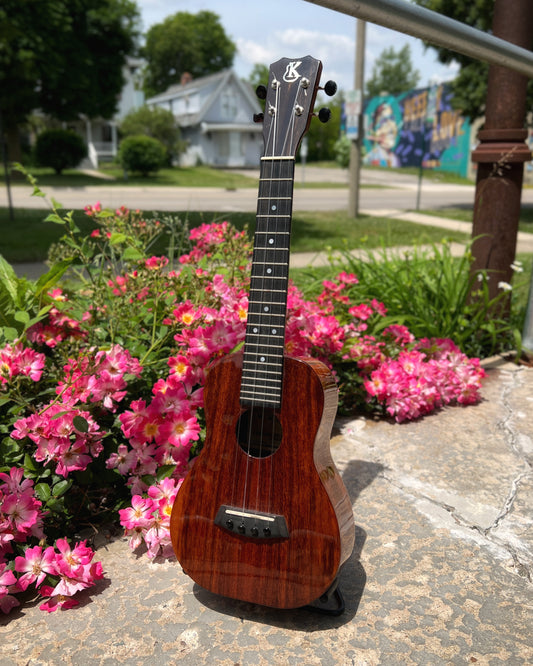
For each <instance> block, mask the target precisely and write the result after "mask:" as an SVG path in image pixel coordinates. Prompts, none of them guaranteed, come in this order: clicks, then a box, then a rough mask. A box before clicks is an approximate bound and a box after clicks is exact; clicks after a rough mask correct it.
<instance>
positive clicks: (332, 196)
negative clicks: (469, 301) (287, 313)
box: [0, 167, 533, 213]
mask: <svg viewBox="0 0 533 666" xmlns="http://www.w3.org/2000/svg"><path fill="white" fill-rule="evenodd" d="M247 175H257V176H258V173H256V174H254V172H247ZM304 181H305V182H312V181H321V182H328V181H331V182H335V183H336V184H337V183H345V184H346V189H344V188H339V187H335V188H320V189H303V188H298V187H296V188H295V192H294V210H297V211H305V210H343V209H346V208H347V206H348V189H347V173H346V171H341V170H337V169H317V168H314V167H306V168H305V170H303V169H302V168H301V167H298V168H297V170H296V177H295V182H296V183H297V184H298V183H302V182H304ZM362 185H363V186H364V185H379V187H362V188H361V192H360V207H361V208H363V209H368V210H374V209H383V208H387V209H395V210H397V209H401V210H408V209H414V208H416V202H417V190H418V181H417V178H416V177H413V176H408V175H404V174H395V173H390V174H388V173H386V172H382V171H373V170H363V174H362ZM44 190H45V191H46V193H47V195H48V196H49V197H54V199H56V200H57V201H59V202H60V203H61V204H62V205H63V206H64V207H65V208H80V207H83V206H85V205H86V204H92V203H95V202H96V201H100V202H101V204H102V205H103V206H106V207H110V208H117V207H119V206H122V205H124V206H127V207H129V208H140V209H142V210H155V211H165V210H180V211H213V212H220V213H223V212H231V211H255V209H256V197H257V190H256V189H255V188H254V187H251V188H243V189H237V190H226V189H222V188H216V187H205V188H184V187H137V186H124V185H122V186H121V185H116V186H109V185H102V187H98V186H91V187H86V188H83V189H78V188H60V187H55V188H44ZM30 195H31V188H30V187H29V186H28V187H27V186H23V185H17V186H16V187H12V199H13V205H14V206H16V207H22V208H46V206H47V204H46V202H45V201H43V199H42V198H40V197H32V196H30ZM473 200H474V186H472V185H447V184H438V183H432V182H430V181H428V180H426V181H424V180H423V181H422V188H421V197H420V205H421V208H439V207H441V206H457V205H472V203H473ZM524 201H528V202H529V203H532V204H533V191H531V190H524ZM6 205H7V193H6V189H5V188H1V189H0V206H6Z"/></svg>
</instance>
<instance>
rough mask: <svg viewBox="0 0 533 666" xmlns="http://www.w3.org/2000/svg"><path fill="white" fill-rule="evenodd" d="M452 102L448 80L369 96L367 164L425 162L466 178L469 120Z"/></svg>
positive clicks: (427, 167) (429, 167) (366, 107)
mask: <svg viewBox="0 0 533 666" xmlns="http://www.w3.org/2000/svg"><path fill="white" fill-rule="evenodd" d="M451 100H452V93H451V90H450V88H449V86H448V85H446V84H441V85H438V86H433V87H431V88H419V89H416V90H411V91H409V92H408V93H404V94H402V95H399V96H394V95H387V96H381V97H372V98H371V99H369V100H368V102H367V103H366V105H365V109H364V112H363V118H364V134H363V143H364V148H365V155H364V157H363V162H364V163H365V164H371V165H376V166H391V167H405V166H416V167H420V166H422V167H424V168H426V169H436V170H439V171H451V172H453V173H457V174H459V175H461V176H465V177H466V176H467V173H468V164H469V159H470V122H469V121H468V119H467V118H463V116H461V114H460V112H459V111H456V110H455V109H453V108H452V104H451Z"/></svg>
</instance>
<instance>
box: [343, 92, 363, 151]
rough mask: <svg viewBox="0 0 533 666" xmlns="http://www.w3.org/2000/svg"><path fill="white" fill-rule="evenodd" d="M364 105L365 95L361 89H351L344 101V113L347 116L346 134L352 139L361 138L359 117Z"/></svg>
mask: <svg viewBox="0 0 533 666" xmlns="http://www.w3.org/2000/svg"><path fill="white" fill-rule="evenodd" d="M362 106H363V95H362V91H361V90H349V91H348V92H347V93H346V101H345V102H344V113H345V116H346V136H347V137H348V138H349V139H352V141H355V140H357V139H358V138H359V118H360V117H361V111H362Z"/></svg>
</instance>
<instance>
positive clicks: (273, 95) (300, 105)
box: [263, 56, 322, 157]
mask: <svg viewBox="0 0 533 666" xmlns="http://www.w3.org/2000/svg"><path fill="white" fill-rule="evenodd" d="M321 72H322V63H321V62H320V60H316V59H315V58H312V57H311V56H305V57H304V58H281V60H278V61H277V62H275V63H273V64H272V65H271V66H270V74H269V80H268V86H267V89H266V98H265V115H264V127H263V139H264V142H265V152H264V156H265V157H294V156H295V154H296V151H297V150H298V146H299V144H300V141H301V140H302V137H303V135H304V134H305V132H306V131H307V128H308V127H309V123H310V122H311V117H312V114H313V107H314V103H315V99H316V94H317V91H318V84H319V80H320V74H321Z"/></svg>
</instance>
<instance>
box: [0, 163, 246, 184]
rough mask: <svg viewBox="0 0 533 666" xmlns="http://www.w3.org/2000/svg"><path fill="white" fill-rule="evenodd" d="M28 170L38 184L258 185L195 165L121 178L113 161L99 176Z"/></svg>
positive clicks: (18, 177)
mask: <svg viewBox="0 0 533 666" xmlns="http://www.w3.org/2000/svg"><path fill="white" fill-rule="evenodd" d="M28 171H29V172H30V173H31V174H32V176H34V177H35V178H37V181H38V183H39V186H40V187H42V188H46V187H91V186H92V187H94V186H96V187H116V186H117V185H120V186H128V185H132V186H139V185H142V186H143V187H154V186H155V187H162V186H168V187H224V188H228V189H233V188H237V187H239V188H242V187H257V178H254V177H252V176H244V175H242V174H240V173H236V172H235V173H233V172H228V171H222V170H220V169H211V168H209V167H194V168H179V169H178V168H174V169H171V168H169V169H161V170H160V171H158V172H157V173H156V174H153V175H151V176H148V177H147V178H143V177H142V176H136V175H131V176H129V177H128V178H127V179H126V178H124V172H123V170H122V169H121V168H120V167H119V166H118V165H116V164H111V163H109V164H104V165H102V168H101V170H100V171H101V173H102V174H103V175H104V176H107V178H99V177H98V176H96V175H91V174H89V173H84V172H82V171H77V170H76V169H66V170H65V171H64V172H63V173H62V174H61V175H60V176H57V175H56V174H55V173H54V170H53V169H46V168H40V167H39V168H37V167H28ZM4 182H5V178H4V175H3V173H2V175H1V176H0V183H4ZM11 183H12V185H13V186H15V187H16V186H17V185H25V184H26V179H25V177H24V176H23V175H22V174H20V173H18V172H13V175H12V181H11Z"/></svg>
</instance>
